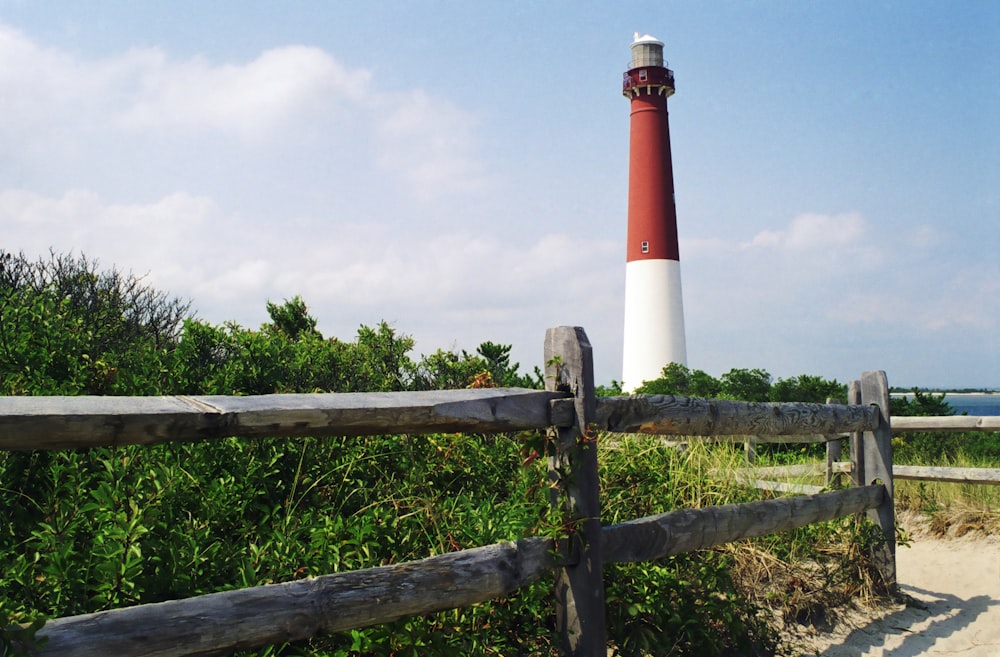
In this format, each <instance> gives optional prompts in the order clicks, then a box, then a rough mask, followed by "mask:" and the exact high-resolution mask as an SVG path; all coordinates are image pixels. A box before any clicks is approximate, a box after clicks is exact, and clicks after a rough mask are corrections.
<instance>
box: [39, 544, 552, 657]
mask: <svg viewBox="0 0 1000 657" xmlns="http://www.w3.org/2000/svg"><path fill="white" fill-rule="evenodd" d="M553 566H554V564H553V559H552V542H551V541H550V540H548V539H543V538H532V539H523V540H520V541H517V542H510V543H498V544H495V545H489V546H486V547H480V548H475V549H472V550H463V551H461V552H452V553H449V554H444V555H440V556H436V557H430V558H428V559H422V560H420V561H414V562H409V563H403V564H398V565H394V566H383V567H379V568H371V569H367V570H359V571H354V572H349V573H341V574H335V575H326V576H323V577H316V578H311V579H305V580H297V581H294V582H287V583H284V584H274V585H269V586H259V587H254V588H249V589H241V590H237V591H225V592H222V593H212V594H209V595H203V596H199V597H196V598H188V599H185V600H174V601H169V602H160V603H156V604H147V605H140V606H136V607H127V608H125V609H115V610H112V611H104V612H99V613H94V614H85V615H82V616H71V617H68V618H60V619H56V620H53V621H49V622H48V623H47V624H46V625H45V627H44V628H43V629H42V630H41V631H39V633H38V636H39V637H40V638H46V639H47V641H46V642H45V643H44V645H43V646H42V647H41V648H40V649H39V650H38V652H37V654H38V655H39V657H111V656H114V657H140V656H142V657H181V656H186V657H209V656H211V655H224V654H229V653H231V652H232V651H234V650H243V649H252V648H258V647H263V646H267V645H271V644H276V643H284V642H287V641H297V640H301V639H306V638H309V637H312V636H317V635H321V634H329V633H332V632H339V631H344V630H348V629H354V628H361V627H368V626H370V625H376V624H379V623H385V622H389V621H392V620H395V619H398V618H402V617H404V616H412V615H417V614H427V613H432V612H435V611H441V610H445V609H453V608H458V607H465V606H468V605H472V604H475V603H478V602H484V601H486V600H491V599H494V598H498V597H502V596H505V595H509V594H510V593H512V592H514V591H516V590H517V589H519V588H521V587H522V586H525V585H527V584H529V583H531V582H533V581H536V580H538V579H540V578H541V577H542V576H543V575H544V574H545V573H546V572H548V571H550V570H551V569H552V568H553Z"/></svg>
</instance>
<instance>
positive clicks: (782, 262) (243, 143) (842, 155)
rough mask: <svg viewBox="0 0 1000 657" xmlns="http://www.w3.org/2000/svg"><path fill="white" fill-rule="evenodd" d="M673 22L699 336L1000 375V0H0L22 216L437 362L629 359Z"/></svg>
mask: <svg viewBox="0 0 1000 657" xmlns="http://www.w3.org/2000/svg"><path fill="white" fill-rule="evenodd" d="M635 31H640V32H643V33H650V34H653V35H655V36H656V37H658V38H660V39H661V40H663V41H664V42H665V44H666V45H665V55H666V57H667V59H668V60H669V62H670V66H671V68H672V69H673V70H674V72H675V75H676V80H677V93H676V95H675V96H673V97H672V98H671V99H670V125H671V135H672V139H673V157H674V169H675V183H676V188H677V211H678V224H679V233H680V242H681V244H680V247H681V268H682V277H683V286H684V303H685V313H686V323H687V340H688V360H689V365H690V366H691V367H693V368H698V369H703V370H705V371H707V372H709V373H710V374H713V375H716V376H718V375H720V374H722V373H724V372H726V371H728V370H729V369H730V368H733V367H760V368H764V369H766V370H768V371H769V372H771V374H772V375H774V376H775V377H783V378H787V377H790V376H795V375H798V374H803V373H808V374H819V375H822V376H826V377H829V378H836V379H839V380H841V381H846V380H849V379H851V378H856V377H857V376H858V375H860V373H861V372H862V371H864V370H870V369H884V370H886V371H887V373H888V376H889V381H890V383H891V384H893V385H901V386H911V385H929V386H934V385H940V386H996V387H1000V338H998V335H1000V85H998V84H997V80H998V79H1000V47H998V46H997V44H998V43H1000V4H997V3H994V2H986V1H982V2H962V3H942V2H919V1H914V2H873V1H866V2H831V3H814V2H791V1H772V2H710V3H695V2H663V1H659V2H636V3H608V2H572V3H570V2H516V3H506V2H505V3H500V2H496V3H471V2H421V1H411V2H405V3H404V2H384V3H378V2H364V3H361V2H358V3H353V4H348V3H317V2H282V3H273V4H264V3H254V2H239V3H237V2H214V3H205V2H171V3H152V2H88V3H76V2H72V3H71V2H28V1H23V2H16V1H15V2H11V1H7V0H0V87H2V88H3V94H2V95H0V234H2V236H3V238H2V242H0V245H2V247H3V248H5V249H7V250H13V251H16V250H24V251H25V252H26V253H28V254H39V255H41V254H44V253H45V252H47V250H48V249H49V248H50V247H52V248H55V249H56V250H58V251H70V250H72V251H74V252H83V253H85V254H87V255H88V256H91V257H94V258H97V259H99V260H100V261H101V263H102V264H104V265H107V266H111V265H117V266H119V267H120V268H123V269H126V270H132V271H134V272H136V273H141V274H146V275H147V276H148V280H149V281H150V282H151V283H152V284H153V285H155V286H156V287H158V288H160V289H164V290H167V291H169V292H170V293H172V294H175V295H179V296H182V297H185V298H190V299H191V300H192V301H193V302H194V307H195V309H196V310H197V313H198V315H199V316H200V317H202V318H204V319H206V320H209V321H212V322H217V323H221V322H223V321H228V320H233V321H236V322H238V323H240V324H242V325H244V326H249V327H256V326H258V325H259V324H261V323H262V322H264V321H265V320H266V319H267V315H266V311H265V303H266V301H268V300H271V301H280V300H282V299H285V298H291V297H292V296H294V295H301V296H302V297H303V298H304V299H305V301H306V302H307V304H308V305H309V307H310V310H311V311H312V313H313V314H314V315H315V316H316V317H318V319H319V323H320V328H321V329H322V330H323V332H324V333H325V334H326V335H334V336H338V337H341V338H344V339H350V338H352V337H353V336H354V333H355V331H356V330H357V327H358V326H359V325H361V324H369V325H371V324H374V323H377V322H378V321H380V320H382V319H385V320H387V321H389V322H390V323H392V324H393V325H394V326H396V327H397V328H398V329H399V330H400V331H402V332H404V333H408V334H410V335H412V336H413V337H414V338H415V339H416V340H417V346H416V355H419V354H421V353H430V352H433V351H435V350H436V349H438V348H457V349H467V350H470V351H471V350H473V349H474V348H475V347H476V346H477V345H478V344H479V343H480V342H482V341H484V340H492V341H495V342H502V343H510V344H512V345H513V346H514V355H515V357H516V359H517V360H519V361H520V362H521V363H522V366H525V367H526V368H529V369H530V367H532V366H534V365H538V364H541V363H540V361H541V358H542V357H541V350H542V338H543V335H544V331H545V328H546V327H549V326H556V325H561V324H571V325H579V326H583V327H584V328H585V329H586V330H587V333H588V335H589V337H590V339H591V341H592V343H593V345H594V350H595V362H596V370H597V379H598V382H601V383H607V382H610V381H611V380H612V379H619V378H620V377H621V347H622V345H621V341H622V311H623V300H622V294H623V290H624V260H625V245H624V239H625V221H626V202H627V199H626V189H627V176H628V171H627V167H628V101H627V100H626V99H625V98H624V97H623V96H622V95H621V74H622V72H623V71H624V70H625V68H626V67H627V62H628V57H629V44H630V42H631V39H632V33H633V32H635Z"/></svg>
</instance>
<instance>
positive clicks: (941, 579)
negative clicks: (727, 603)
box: [802, 535, 1000, 657]
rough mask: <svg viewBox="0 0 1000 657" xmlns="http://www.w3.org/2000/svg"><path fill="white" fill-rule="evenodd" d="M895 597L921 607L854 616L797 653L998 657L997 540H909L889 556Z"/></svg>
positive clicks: (999, 582)
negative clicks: (898, 593) (894, 571)
mask: <svg viewBox="0 0 1000 657" xmlns="http://www.w3.org/2000/svg"><path fill="white" fill-rule="evenodd" d="M896 563H897V566H896V568H897V572H898V580H899V583H900V588H901V590H902V592H903V593H905V594H907V595H909V596H911V597H912V598H913V599H915V600H917V601H919V603H920V605H921V606H922V607H926V608H918V607H916V606H913V605H911V606H903V605H900V606H898V607H895V608H892V609H889V610H886V611H885V612H884V614H883V615H881V617H878V616H876V617H875V618H872V617H871V616H863V615H860V614H858V615H856V616H853V617H851V618H848V619H846V620H845V623H844V624H843V626H842V627H840V628H839V630H838V631H835V632H833V633H831V634H825V635H818V636H813V637H808V638H807V639H805V640H804V648H803V651H802V654H803V655H814V654H820V655H823V656H825V657H889V656H891V657H916V656H917V655H960V656H961V657H998V656H1000V540H998V537H996V536H987V537H983V536H978V537H974V538H970V537H966V538H932V537H929V536H926V535H917V536H915V537H914V538H913V539H912V542H911V544H910V546H909V547H900V548H899V549H898V550H897V555H896Z"/></svg>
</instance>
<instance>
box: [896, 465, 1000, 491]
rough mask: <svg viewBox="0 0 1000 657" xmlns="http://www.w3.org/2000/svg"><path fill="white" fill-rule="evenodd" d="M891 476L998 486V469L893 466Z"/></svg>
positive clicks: (999, 474) (999, 481)
mask: <svg viewBox="0 0 1000 657" xmlns="http://www.w3.org/2000/svg"><path fill="white" fill-rule="evenodd" d="M892 476H893V477H895V478H896V479H910V480H914V481H944V482H949V483H954V484H986V485H992V486H1000V468H946V467H938V466H920V465H893V466H892Z"/></svg>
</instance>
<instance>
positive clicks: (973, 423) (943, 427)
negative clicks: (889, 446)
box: [892, 415, 1000, 433]
mask: <svg viewBox="0 0 1000 657" xmlns="http://www.w3.org/2000/svg"><path fill="white" fill-rule="evenodd" d="M908 431H1000V417H998V416H995V415H986V416H978V415H938V416H931V417H920V416H917V417H906V416H901V417H894V418H892V432H893V433H906V432H908Z"/></svg>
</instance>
